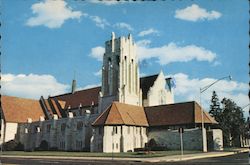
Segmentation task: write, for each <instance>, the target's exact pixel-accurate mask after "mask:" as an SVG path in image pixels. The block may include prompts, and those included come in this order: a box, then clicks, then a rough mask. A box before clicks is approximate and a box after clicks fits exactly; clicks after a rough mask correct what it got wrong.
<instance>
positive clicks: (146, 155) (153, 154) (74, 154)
mask: <svg viewBox="0 0 250 165" xmlns="http://www.w3.org/2000/svg"><path fill="white" fill-rule="evenodd" d="M200 152H201V151H184V154H193V153H200ZM179 154H180V151H152V152H151V153H144V152H126V153H113V157H123V158H150V157H161V156H169V155H179ZM3 155H16V156H62V157H112V153H98V152H63V151H34V152H24V151H4V152H3Z"/></svg>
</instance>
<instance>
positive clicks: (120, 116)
mask: <svg viewBox="0 0 250 165" xmlns="http://www.w3.org/2000/svg"><path fill="white" fill-rule="evenodd" d="M114 104H115V107H116V109H117V111H118V113H119V115H120V117H121V119H122V121H123V124H125V122H124V120H123V117H122V115H121V113H120V111H119V109H118V108H117V105H116V104H117V103H114Z"/></svg>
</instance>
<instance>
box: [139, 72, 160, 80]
mask: <svg viewBox="0 0 250 165" xmlns="http://www.w3.org/2000/svg"><path fill="white" fill-rule="evenodd" d="M159 74H160V73H157V74H153V75H149V76H143V77H140V79H141V78H147V77H153V76H158V75H159Z"/></svg>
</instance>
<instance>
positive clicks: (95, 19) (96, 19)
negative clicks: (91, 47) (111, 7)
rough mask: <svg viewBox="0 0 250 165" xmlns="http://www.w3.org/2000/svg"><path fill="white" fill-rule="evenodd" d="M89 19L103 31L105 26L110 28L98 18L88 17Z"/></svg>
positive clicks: (103, 20) (107, 23)
mask: <svg viewBox="0 0 250 165" xmlns="http://www.w3.org/2000/svg"><path fill="white" fill-rule="evenodd" d="M89 18H90V19H91V20H92V21H94V22H95V24H96V26H98V27H100V28H102V29H104V28H105V27H106V26H110V24H109V22H108V21H107V20H106V19H104V18H101V17H99V16H89Z"/></svg>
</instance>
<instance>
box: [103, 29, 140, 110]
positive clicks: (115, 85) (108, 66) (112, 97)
mask: <svg viewBox="0 0 250 165" xmlns="http://www.w3.org/2000/svg"><path fill="white" fill-rule="evenodd" d="M141 96H142V92H141V90H140V80H139V68H138V57H137V54H136V45H135V43H134V42H133V39H132V35H131V34H129V35H128V37H119V38H115V33H114V32H112V35H111V40H109V41H106V42H105V53H104V55H103V66H102V89H101V93H100V104H101V105H99V106H100V108H101V109H102V110H101V111H103V110H105V109H106V108H107V107H108V106H109V105H110V104H111V103H112V102H113V101H119V102H122V103H126V104H132V105H140V106H141V105H142V99H141V98H142V97H141Z"/></svg>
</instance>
